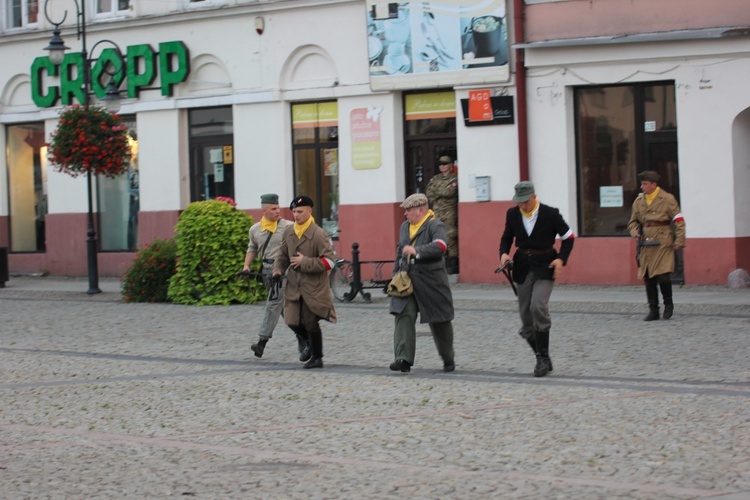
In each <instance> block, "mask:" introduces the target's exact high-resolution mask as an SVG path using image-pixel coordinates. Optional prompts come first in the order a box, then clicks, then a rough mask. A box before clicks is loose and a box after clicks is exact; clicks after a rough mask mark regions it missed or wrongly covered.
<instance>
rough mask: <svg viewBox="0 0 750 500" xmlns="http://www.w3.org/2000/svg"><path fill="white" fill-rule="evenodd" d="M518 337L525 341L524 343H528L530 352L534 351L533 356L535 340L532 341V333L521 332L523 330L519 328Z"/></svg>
mask: <svg viewBox="0 0 750 500" xmlns="http://www.w3.org/2000/svg"><path fill="white" fill-rule="evenodd" d="M518 335H520V336H521V337H522V338H524V339H526V342H528V343H529V347H531V350H532V351H534V354H536V340H534V333H533V332H529V333H525V332H524V331H523V328H521V329H520V330H518Z"/></svg>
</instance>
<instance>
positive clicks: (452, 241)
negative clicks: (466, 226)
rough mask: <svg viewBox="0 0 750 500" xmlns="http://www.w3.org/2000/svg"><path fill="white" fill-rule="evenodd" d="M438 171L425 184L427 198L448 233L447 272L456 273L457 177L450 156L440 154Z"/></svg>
mask: <svg viewBox="0 0 750 500" xmlns="http://www.w3.org/2000/svg"><path fill="white" fill-rule="evenodd" d="M438 168H439V169H440V173H439V174H437V175H436V176H435V177H433V178H432V179H430V182H429V183H428V184H427V190H426V194H427V198H429V199H430V202H431V204H432V210H433V211H434V212H435V217H437V218H438V219H440V220H441V221H442V222H443V224H445V231H446V233H447V234H448V253H447V256H446V258H445V267H446V269H447V270H448V274H457V273H458V178H456V174H455V173H454V172H453V160H452V159H451V157H450V156H441V157H440V160H439V167H438Z"/></svg>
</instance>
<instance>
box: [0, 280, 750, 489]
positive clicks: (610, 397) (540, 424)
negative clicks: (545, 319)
mask: <svg viewBox="0 0 750 500" xmlns="http://www.w3.org/2000/svg"><path fill="white" fill-rule="evenodd" d="M45 283H46V285H44V286H27V285H28V283H26V282H24V280H17V281H16V283H12V282H10V283H9V284H8V287H7V288H5V289H0V315H2V327H1V328H2V332H1V333H0V397H1V398H2V405H1V406H0V497H1V498H9V499H10V498H12V499H16V498H120V497H129V498H168V497H179V496H195V497H198V498H272V499H276V498H283V499H287V498H288V499H296V498H313V499H316V498H382V497H385V496H396V495H398V496H402V495H404V496H409V497H412V498H418V499H422V498H425V499H436V498H584V499H588V498H602V499H604V498H606V499H610V498H645V499H652V498H653V499H657V498H658V499H664V498H679V499H685V498H722V499H727V498H731V499H740V498H742V499H746V498H750V468H749V467H748V463H749V462H750V460H749V459H750V451H748V450H750V405H749V404H748V403H750V363H748V357H747V353H748V350H749V348H750V337H749V335H750V332H749V328H748V326H749V325H750V321H748V320H749V319H750V291H748V290H741V291H728V290H724V289H712V288H710V287H708V288H706V287H704V288H695V289H691V288H690V287H685V288H683V289H678V290H677V291H676V302H677V306H676V312H675V316H674V318H673V319H672V320H669V321H655V322H652V323H644V322H643V321H641V319H642V317H643V315H644V314H645V312H646V311H645V304H644V303H643V302H642V301H643V299H644V296H645V293H644V292H643V291H642V290H641V289H640V287H623V288H615V287H611V288H605V287H600V288H596V287H565V286H559V287H557V289H556V290H555V292H553V295H552V311H553V312H552V321H553V329H552V335H551V353H552V356H553V360H554V368H555V370H554V372H552V374H550V375H549V376H548V377H545V378H541V379H537V378H534V377H533V376H532V375H531V372H532V369H533V365H534V358H533V355H532V353H531V350H530V349H529V348H528V346H526V345H525V344H524V342H523V341H522V340H521V339H520V337H518V335H516V333H515V332H516V330H517V329H518V320H517V315H516V310H515V302H514V300H513V296H512V292H510V291H509V289H507V288H504V287H502V286H501V285H497V286H489V285H475V286H472V285H455V287H454V292H455V297H456V307H457V311H456V320H455V324H454V328H455V331H456V340H455V348H456V364H457V370H456V371H455V372H454V373H449V374H445V373H443V372H442V371H441V368H442V362H441V360H440V359H439V357H438V355H437V353H436V351H435V348H434V346H433V344H432V340H431V339H430V336H429V330H428V328H427V327H426V325H419V326H418V332H419V335H418V340H417V359H416V364H415V366H414V368H413V370H412V372H411V373H410V374H401V373H394V372H391V371H389V370H388V364H389V363H390V362H391V361H392V326H393V321H392V319H391V317H390V316H389V315H388V313H387V303H386V299H385V298H384V297H383V296H382V295H381V294H380V293H379V291H376V293H373V300H372V302H371V303H365V302H364V301H362V300H360V299H359V298H358V299H356V300H355V301H354V302H353V303H351V304H345V305H341V304H339V305H337V309H338V316H339V322H338V324H335V325H331V324H329V323H323V333H324V339H325V354H326V357H325V358H324V361H325V368H324V369H322V370H309V371H308V370H303V369H302V368H301V363H299V362H298V361H296V357H297V355H296V342H295V341H294V340H293V336H292V334H291V333H290V332H289V330H288V329H287V328H286V327H285V326H283V325H280V326H279V327H278V328H277V330H276V334H275V336H274V338H273V339H272V340H271V341H270V342H269V344H268V347H267V350H266V354H265V355H264V357H263V358H262V359H258V358H255V357H253V356H252V352H251V351H250V349H249V346H250V343H251V342H253V341H254V340H255V338H256V334H255V332H256V327H255V325H257V323H259V321H260V318H261V315H262V307H261V306H259V305H253V306H230V307H186V306H176V305H166V304H124V303H122V302H120V297H119V294H118V293H117V283H116V281H109V282H105V283H104V284H103V286H102V289H103V290H104V293H102V294H100V295H95V296H93V297H88V296H86V295H85V293H82V292H83V291H85V288H86V286H85V282H80V281H79V282H73V284H74V285H75V287H72V288H71V287H70V286H67V285H62V284H60V282H59V281H55V280H49V281H48V282H45ZM82 283H83V284H82ZM11 285H13V286H11ZM79 285H80V287H79ZM77 287H79V288H78V289H80V290H81V291H80V292H79V291H75V290H76V288H77ZM618 294H620V295H618Z"/></svg>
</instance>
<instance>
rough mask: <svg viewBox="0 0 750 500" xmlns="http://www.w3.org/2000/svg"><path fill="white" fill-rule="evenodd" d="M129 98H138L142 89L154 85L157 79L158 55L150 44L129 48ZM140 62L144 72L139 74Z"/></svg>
mask: <svg viewBox="0 0 750 500" xmlns="http://www.w3.org/2000/svg"><path fill="white" fill-rule="evenodd" d="M127 58H128V97H138V93H139V92H140V89H141V87H147V86H149V85H151V84H152V83H154V79H155V78H156V53H155V52H154V49H152V48H151V46H150V45H148V44H145V43H144V44H142V45H132V46H130V47H128V56H127ZM140 61H143V63H142V65H143V72H142V73H138V69H139V65H140V64H141V63H140Z"/></svg>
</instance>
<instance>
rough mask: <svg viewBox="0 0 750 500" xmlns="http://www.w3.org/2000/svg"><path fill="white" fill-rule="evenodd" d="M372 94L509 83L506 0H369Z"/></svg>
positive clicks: (368, 29)
mask: <svg viewBox="0 0 750 500" xmlns="http://www.w3.org/2000/svg"><path fill="white" fill-rule="evenodd" d="M367 33H368V47H369V58H370V86H371V87H372V89H373V90H393V89H403V88H434V87H439V86H456V85H475V84H489V83H502V82H507V81H508V80H509V78H510V72H509V69H508V35H507V21H506V9H505V0H442V2H399V3H388V2H382V1H381V2H378V1H374V0H367Z"/></svg>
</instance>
